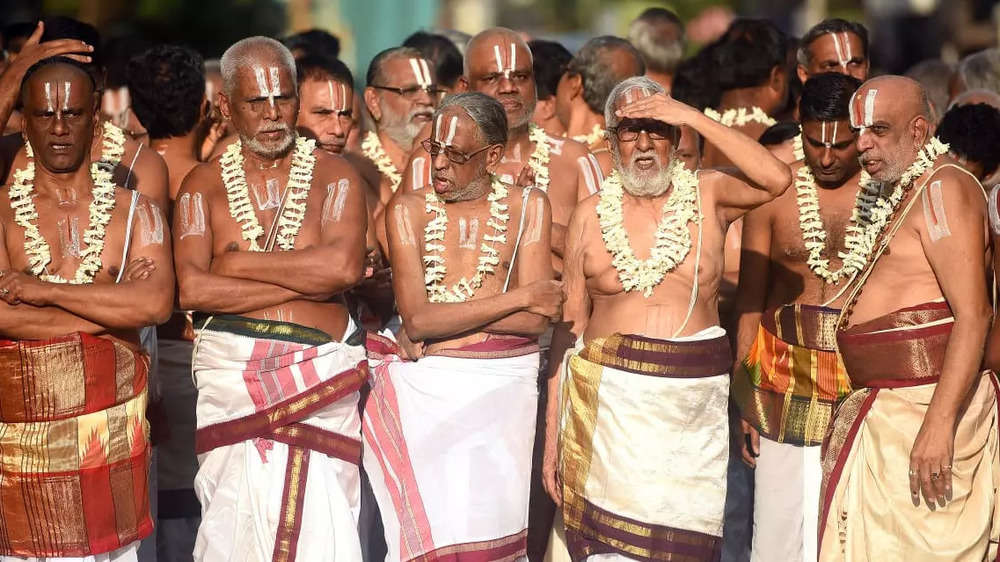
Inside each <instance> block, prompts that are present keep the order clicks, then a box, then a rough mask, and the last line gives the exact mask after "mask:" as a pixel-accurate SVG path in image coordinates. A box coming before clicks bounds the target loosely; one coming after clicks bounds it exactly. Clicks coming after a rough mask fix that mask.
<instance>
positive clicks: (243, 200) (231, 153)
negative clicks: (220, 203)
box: [219, 137, 316, 252]
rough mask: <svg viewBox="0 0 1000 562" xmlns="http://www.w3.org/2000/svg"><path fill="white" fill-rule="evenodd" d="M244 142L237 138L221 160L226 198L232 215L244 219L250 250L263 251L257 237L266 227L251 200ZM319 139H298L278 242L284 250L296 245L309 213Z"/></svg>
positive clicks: (244, 228)
mask: <svg viewBox="0 0 1000 562" xmlns="http://www.w3.org/2000/svg"><path fill="white" fill-rule="evenodd" d="M242 146H243V143H242V142H241V141H236V142H234V143H232V144H230V145H229V146H228V147H227V148H226V152H225V153H224V154H223V155H222V158H221V159H220V160H219V163H220V165H221V167H222V183H223V184H224V185H225V187H226V199H227V200H228V202H229V215H230V216H231V217H233V219H234V220H235V221H236V222H238V223H241V225H240V228H241V229H242V234H243V239H244V240H246V241H248V242H250V251H251V252H259V251H261V249H262V248H261V247H260V245H259V244H258V243H257V239H258V238H260V237H261V235H262V234H264V228H263V227H261V225H260V222H259V221H258V220H257V214H256V213H255V212H254V210H253V203H251V202H250V188H249V186H248V185H247V175H246V171H245V170H244V169H243V151H242ZM315 147H316V141H314V140H311V139H305V138H303V137H298V138H296V139H295V150H294V152H292V163H291V169H290V170H289V171H288V186H287V188H286V190H287V192H288V199H287V200H286V202H285V208H284V209H283V210H282V212H281V216H279V217H278V219H277V221H278V224H277V225H276V229H277V235H276V236H275V238H274V241H275V245H276V246H278V247H279V248H281V249H282V250H292V249H294V248H295V236H296V235H297V234H298V233H299V230H300V229H301V228H302V219H304V218H305V215H306V204H305V199H306V198H307V197H308V196H309V187H310V184H311V183H312V173H313V168H314V167H315V166H316V157H315V156H314V155H313V149H314V148H315Z"/></svg>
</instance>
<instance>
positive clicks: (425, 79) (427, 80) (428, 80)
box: [420, 59, 431, 86]
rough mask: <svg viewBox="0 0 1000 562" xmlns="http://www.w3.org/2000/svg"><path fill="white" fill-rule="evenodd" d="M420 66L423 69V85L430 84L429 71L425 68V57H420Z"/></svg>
mask: <svg viewBox="0 0 1000 562" xmlns="http://www.w3.org/2000/svg"><path fill="white" fill-rule="evenodd" d="M420 68H421V69H423V71H424V85H425V86H430V85H431V71H430V69H429V68H427V59H420Z"/></svg>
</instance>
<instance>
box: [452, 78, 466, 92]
mask: <svg viewBox="0 0 1000 562" xmlns="http://www.w3.org/2000/svg"><path fill="white" fill-rule="evenodd" d="M468 91H469V79H468V78H466V77H465V76H459V77H458V82H455V93H456V94H460V93H462V92H468Z"/></svg>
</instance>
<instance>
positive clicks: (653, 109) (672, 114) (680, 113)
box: [615, 93, 698, 125]
mask: <svg viewBox="0 0 1000 562" xmlns="http://www.w3.org/2000/svg"><path fill="white" fill-rule="evenodd" d="M692 112H693V113H698V111H697V110H695V109H694V108H692V107H691V106H689V105H686V104H684V103H681V102H679V101H677V100H675V99H674V98H672V97H670V96H668V95H666V94H663V93H657V94H653V95H651V96H646V97H643V98H639V99H638V100H636V101H634V102H632V103H629V104H626V105H624V106H622V107H621V108H619V109H618V110H617V111H615V115H617V116H618V117H619V119H655V120H657V121H663V122H664V123H667V124H669V125H687V124H688V121H689V120H690V119H691V116H692Z"/></svg>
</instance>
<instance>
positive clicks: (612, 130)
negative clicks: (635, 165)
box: [608, 125, 677, 142]
mask: <svg viewBox="0 0 1000 562" xmlns="http://www.w3.org/2000/svg"><path fill="white" fill-rule="evenodd" d="M666 126H667V127H669V128H670V129H671V130H672V131H673V132H672V133H671V136H667V137H665V136H662V135H661V134H660V133H653V132H650V131H648V130H646V129H643V128H640V129H639V130H638V131H637V132H636V134H635V138H634V139H623V138H622V136H621V133H619V131H620V130H621V129H622V127H620V126H619V127H608V132H609V133H612V134H613V135H615V138H617V139H618V142H636V141H637V140H639V135H641V134H642V133H646V134H647V135H649V140H671V141H672V140H675V138H676V137H675V135H676V134H677V127H674V126H673V125H666ZM626 130H627V128H626ZM633 130H634V129H633ZM654 135H655V136H654Z"/></svg>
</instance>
